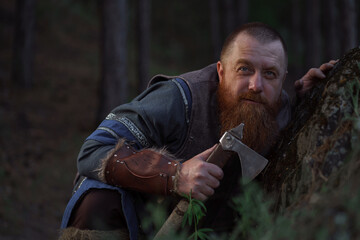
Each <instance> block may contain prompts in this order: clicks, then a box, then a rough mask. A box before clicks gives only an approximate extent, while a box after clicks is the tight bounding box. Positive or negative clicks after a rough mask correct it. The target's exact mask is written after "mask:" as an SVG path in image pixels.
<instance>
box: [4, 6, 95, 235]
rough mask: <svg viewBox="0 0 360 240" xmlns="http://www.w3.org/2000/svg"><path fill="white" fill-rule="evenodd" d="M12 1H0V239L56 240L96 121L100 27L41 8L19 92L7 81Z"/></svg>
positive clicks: (11, 39)
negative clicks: (28, 76)
mask: <svg viewBox="0 0 360 240" xmlns="http://www.w3.org/2000/svg"><path fill="white" fill-rule="evenodd" d="M14 4H15V1H2V3H1V5H0V11H1V14H0V15H1V16H2V17H1V19H0V43H1V44H0V239H56V237H57V234H58V230H59V226H60V221H61V217H62V213H63V210H64V208H65V206H66V203H67V201H68V199H69V197H70V194H71V190H72V180H73V177H74V175H75V173H76V157H77V154H78V151H79V149H80V146H81V144H82V142H83V141H84V139H85V138H86V137H87V135H88V134H89V133H90V132H91V130H92V129H94V127H95V125H96V124H95V112H96V107H97V100H96V84H97V80H98V77H99V74H98V63H97V59H98V42H97V40H98V39H97V30H98V29H97V26H96V23H95V24H88V23H89V22H88V21H92V20H86V18H81V17H77V16H79V15H78V14H73V13H72V12H69V11H67V12H66V11H64V12H62V13H61V16H50V13H46V11H44V12H41V11H40V12H41V13H40V17H39V19H37V25H36V38H35V39H36V40H35V41H36V46H35V53H36V54H35V63H34V86H33V87H32V88H30V89H21V88H19V87H17V86H16V85H15V84H14V83H13V82H11V68H12V49H13V46H12V42H13V28H14V9H15V8H14ZM43 10H44V9H43ZM38 11H39V10H38ZM45 18H46V19H47V21H44V19H45ZM94 21H96V20H94ZM74 23H76V24H74Z"/></svg>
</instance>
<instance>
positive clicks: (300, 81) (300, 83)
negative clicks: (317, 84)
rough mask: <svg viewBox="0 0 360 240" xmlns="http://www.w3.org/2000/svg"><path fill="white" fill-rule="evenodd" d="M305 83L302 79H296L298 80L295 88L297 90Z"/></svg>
mask: <svg viewBox="0 0 360 240" xmlns="http://www.w3.org/2000/svg"><path fill="white" fill-rule="evenodd" d="M303 84H304V83H303V81H302V79H299V80H296V81H295V84H294V85H295V89H296V90H298V89H301V88H302V86H303Z"/></svg>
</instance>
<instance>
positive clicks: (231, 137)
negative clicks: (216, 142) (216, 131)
mask: <svg viewBox="0 0 360 240" xmlns="http://www.w3.org/2000/svg"><path fill="white" fill-rule="evenodd" d="M243 128H244V123H241V124H240V125H238V126H237V127H235V128H233V129H231V130H229V131H227V132H225V133H224V135H223V136H222V137H221V139H220V145H221V147H222V149H223V150H228V151H233V152H236V153H237V155H238V156H239V159H240V164H241V174H242V178H243V180H244V182H245V183H247V182H250V181H251V180H253V179H254V178H255V177H256V176H257V175H258V174H259V173H260V172H261V171H262V170H263V169H264V168H265V166H266V165H267V163H268V160H267V159H266V158H264V157H263V156H261V155H260V154H258V153H257V152H255V151H254V150H252V149H251V148H249V147H248V146H246V145H245V144H243V143H242V142H241V139H242V137H243Z"/></svg>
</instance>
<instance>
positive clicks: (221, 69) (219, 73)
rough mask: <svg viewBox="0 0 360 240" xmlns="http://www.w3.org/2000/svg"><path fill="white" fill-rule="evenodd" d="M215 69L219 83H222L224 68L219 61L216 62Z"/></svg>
mask: <svg viewBox="0 0 360 240" xmlns="http://www.w3.org/2000/svg"><path fill="white" fill-rule="evenodd" d="M216 69H217V73H218V76H219V81H220V82H222V81H223V78H224V66H223V65H222V64H221V62H220V61H218V62H217V64H216Z"/></svg>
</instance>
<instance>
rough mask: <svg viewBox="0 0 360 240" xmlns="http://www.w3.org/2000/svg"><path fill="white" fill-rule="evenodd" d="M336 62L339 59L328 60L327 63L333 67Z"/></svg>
mask: <svg viewBox="0 0 360 240" xmlns="http://www.w3.org/2000/svg"><path fill="white" fill-rule="evenodd" d="M338 61H339V59H336V60H330V61H329V63H330V64H332V65H335V64H336V63H337V62H338Z"/></svg>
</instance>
